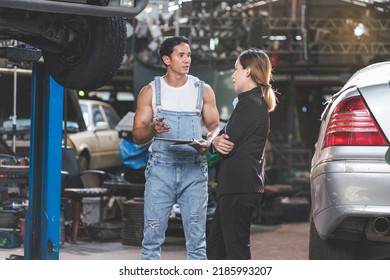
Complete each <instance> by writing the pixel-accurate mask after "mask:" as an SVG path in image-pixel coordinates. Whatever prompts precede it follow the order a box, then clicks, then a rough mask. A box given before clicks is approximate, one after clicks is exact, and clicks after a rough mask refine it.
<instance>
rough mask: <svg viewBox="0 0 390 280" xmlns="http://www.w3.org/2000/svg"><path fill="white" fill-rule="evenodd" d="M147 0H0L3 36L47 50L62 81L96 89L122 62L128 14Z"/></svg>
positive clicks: (50, 64)
mask: <svg viewBox="0 0 390 280" xmlns="http://www.w3.org/2000/svg"><path fill="white" fill-rule="evenodd" d="M147 3H148V0H137V1H114V0H82V1H80V0H66V1H62V0H55V1H53V0H17V1H15V0H1V1H0V21H1V25H0V40H17V41H20V42H23V43H26V44H29V45H31V46H33V47H35V48H38V49H40V50H41V51H42V56H43V59H44V62H45V64H46V67H47V69H48V71H49V72H50V74H51V75H52V76H53V78H54V79H55V80H56V81H57V82H58V83H59V84H61V85H62V86H64V87H67V88H71V89H96V88H98V87H100V86H103V85H105V84H107V82H108V81H110V80H111V78H112V77H113V76H114V74H115V73H116V71H117V69H118V68H119V67H120V64H121V62H122V59H123V56H124V53H125V45H126V39H127V37H126V22H125V17H127V18H132V17H135V16H136V15H137V14H139V13H140V12H141V11H142V10H143V9H144V8H145V7H146V5H147Z"/></svg>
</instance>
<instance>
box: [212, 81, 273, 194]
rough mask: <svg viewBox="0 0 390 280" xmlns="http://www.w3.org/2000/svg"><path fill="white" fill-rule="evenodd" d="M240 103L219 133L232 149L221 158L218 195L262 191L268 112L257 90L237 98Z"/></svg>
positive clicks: (244, 93) (241, 94) (258, 89)
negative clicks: (225, 137)
mask: <svg viewBox="0 0 390 280" xmlns="http://www.w3.org/2000/svg"><path fill="white" fill-rule="evenodd" d="M238 99H239V102H238V104H237V105H236V107H235V108H234V110H233V112H232V114H231V116H230V118H229V121H228V123H227V124H226V126H225V127H224V129H223V130H221V132H220V134H222V133H226V134H227V135H229V140H230V141H232V142H233V143H234V144H235V146H234V149H233V150H232V151H231V152H230V153H229V154H228V155H221V156H222V158H221V161H220V166H219V170H218V194H219V195H224V194H233V193H240V194H242V193H258V192H263V191H264V148H265V143H266V140H267V137H268V132H269V113H268V108H267V105H266V103H265V101H264V99H263V96H262V88H261V87H256V88H253V89H252V90H250V91H246V92H242V93H240V94H239V95H238Z"/></svg>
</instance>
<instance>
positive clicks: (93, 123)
mask: <svg viewBox="0 0 390 280" xmlns="http://www.w3.org/2000/svg"><path fill="white" fill-rule="evenodd" d="M79 104H80V109H81V112H82V115H83V118H84V121H85V125H86V127H87V130H85V131H80V132H77V133H69V134H68V140H67V141H68V143H66V145H68V146H71V147H72V148H73V150H74V151H75V153H76V155H77V157H78V160H79V164H80V168H81V169H84V170H85V169H104V170H109V169H117V168H119V167H120V166H121V158H120V154H119V141H120V138H119V134H118V131H117V130H116V129H115V128H116V126H117V124H118V122H119V120H120V118H119V116H118V114H117V113H116V111H115V109H114V108H113V107H112V106H111V105H110V104H108V103H106V102H102V101H97V100H85V99H80V100H79Z"/></svg>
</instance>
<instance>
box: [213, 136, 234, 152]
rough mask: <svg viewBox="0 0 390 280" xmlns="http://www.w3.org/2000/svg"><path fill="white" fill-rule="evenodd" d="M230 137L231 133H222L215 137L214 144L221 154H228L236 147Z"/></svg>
mask: <svg viewBox="0 0 390 280" xmlns="http://www.w3.org/2000/svg"><path fill="white" fill-rule="evenodd" d="M228 139H229V135H227V134H221V135H220V136H217V137H215V138H214V140H213V142H212V145H213V146H214V148H215V149H216V150H217V151H218V152H219V153H220V154H222V155H227V154H229V153H230V152H231V151H232V150H233V148H234V143H233V142H231V141H229V140H228Z"/></svg>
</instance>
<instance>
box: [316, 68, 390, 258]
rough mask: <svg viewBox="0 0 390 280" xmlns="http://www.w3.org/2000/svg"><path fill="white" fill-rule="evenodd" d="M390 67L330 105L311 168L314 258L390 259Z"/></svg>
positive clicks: (366, 72)
mask: <svg viewBox="0 0 390 280" xmlns="http://www.w3.org/2000/svg"><path fill="white" fill-rule="evenodd" d="M389 83H390V62H382V63H376V64H373V65H370V66H367V67H365V68H363V69H361V70H360V71H358V72H356V73H355V74H354V75H353V76H352V77H351V78H350V79H349V81H348V82H347V83H346V84H345V86H344V87H343V88H342V89H341V90H340V91H339V92H338V93H336V94H335V95H334V96H333V97H332V98H331V99H330V101H329V102H328V104H327V106H326V108H325V110H324V112H323V114H322V117H321V127H320V132H319V136H318V141H317V143H316V147H315V153H314V156H313V158H312V163H311V175H310V185H311V199H312V212H311V227H310V242H309V259H388V258H390V224H389V221H390V200H389V197H390V185H389V182H390V147H389V139H390V122H389V119H390V110H389V105H390V84H389Z"/></svg>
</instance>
